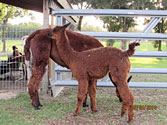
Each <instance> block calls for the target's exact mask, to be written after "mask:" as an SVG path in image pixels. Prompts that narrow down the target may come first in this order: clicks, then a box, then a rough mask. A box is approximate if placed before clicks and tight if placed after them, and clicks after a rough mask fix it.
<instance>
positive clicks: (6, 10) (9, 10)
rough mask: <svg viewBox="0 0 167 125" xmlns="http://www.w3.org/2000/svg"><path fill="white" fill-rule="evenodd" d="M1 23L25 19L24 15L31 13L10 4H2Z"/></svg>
mask: <svg viewBox="0 0 167 125" xmlns="http://www.w3.org/2000/svg"><path fill="white" fill-rule="evenodd" d="M0 10H1V12H0V23H2V22H3V23H7V22H8V19H13V18H16V17H24V15H26V14H29V15H31V13H28V10H24V9H21V8H18V7H14V6H11V5H8V4H3V3H0Z"/></svg>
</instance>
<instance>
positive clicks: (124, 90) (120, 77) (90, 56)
mask: <svg viewBox="0 0 167 125" xmlns="http://www.w3.org/2000/svg"><path fill="white" fill-rule="evenodd" d="M68 25H69V24H66V25H64V26H56V27H55V28H53V30H52V32H50V33H49V34H48V35H49V36H50V37H51V38H52V39H56V45H57V48H58V52H59V54H60V56H61V58H62V60H63V61H64V62H65V63H66V64H67V65H68V66H69V68H70V69H71V71H72V73H73V75H74V77H75V78H76V79H77V81H78V96H77V98H78V102H77V108H76V110H75V114H74V116H76V115H78V114H80V109H81V106H82V104H83V101H84V99H85V97H86V96H85V95H86V93H87V91H88V93H89V95H90V100H91V109H92V112H96V111H97V109H96V83H97V79H100V78H103V77H104V76H106V75H107V73H108V72H110V74H111V77H112V80H113V82H114V83H115V84H116V86H117V89H118V91H119V94H120V97H121V98H122V100H123V103H122V111H121V116H123V115H124V114H125V112H126V110H128V123H130V122H131V121H132V119H133V115H134V113H133V103H134V96H133V94H132V92H131V91H130V89H129V86H128V83H127V80H128V76H129V71H130V65H131V64H130V61H129V58H128V57H130V56H132V55H133V54H134V51H135V46H138V45H139V43H136V42H133V43H131V44H129V49H128V50H126V51H124V50H121V49H118V48H115V47H100V48H96V49H91V50H87V51H83V52H77V51H75V50H74V49H72V48H71V46H70V39H69V37H68V35H67V31H66V30H65V29H66V27H67V26H68ZM89 81H92V82H91V83H90V82H89Z"/></svg>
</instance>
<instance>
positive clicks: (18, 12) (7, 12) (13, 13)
mask: <svg viewBox="0 0 167 125" xmlns="http://www.w3.org/2000/svg"><path fill="white" fill-rule="evenodd" d="M0 10H1V11H0V23H2V24H3V25H2V26H3V30H2V42H3V50H2V51H3V52H5V51H6V39H5V32H6V24H7V22H8V20H9V19H13V18H16V17H23V16H25V15H26V14H29V15H32V14H31V13H28V10H24V9H21V8H18V7H14V6H11V5H7V4H3V3H0Z"/></svg>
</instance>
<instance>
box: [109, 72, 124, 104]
mask: <svg viewBox="0 0 167 125" xmlns="http://www.w3.org/2000/svg"><path fill="white" fill-rule="evenodd" d="M109 78H110V80H111V82H112V83H113V84H114V86H115V88H116V90H115V92H116V95H117V97H118V98H119V101H120V102H122V98H121V96H120V94H119V91H118V88H117V85H116V83H115V82H114V81H113V80H112V77H111V74H110V73H109Z"/></svg>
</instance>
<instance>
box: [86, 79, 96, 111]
mask: <svg viewBox="0 0 167 125" xmlns="http://www.w3.org/2000/svg"><path fill="white" fill-rule="evenodd" d="M96 84H97V80H96V79H94V80H91V82H90V84H89V87H88V92H89V96H90V101H91V110H92V112H93V113H94V112H97V109H96Z"/></svg>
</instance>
